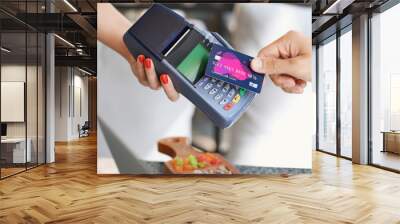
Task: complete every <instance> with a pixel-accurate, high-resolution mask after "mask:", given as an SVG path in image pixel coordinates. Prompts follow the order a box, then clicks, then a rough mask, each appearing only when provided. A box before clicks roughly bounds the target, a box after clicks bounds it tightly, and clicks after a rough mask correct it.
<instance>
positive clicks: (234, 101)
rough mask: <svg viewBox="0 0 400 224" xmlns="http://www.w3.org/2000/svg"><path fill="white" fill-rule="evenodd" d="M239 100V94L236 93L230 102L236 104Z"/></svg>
mask: <svg viewBox="0 0 400 224" xmlns="http://www.w3.org/2000/svg"><path fill="white" fill-rule="evenodd" d="M239 101H240V95H239V94H236V96H235V97H234V98H233V99H232V103H234V104H237V103H239Z"/></svg>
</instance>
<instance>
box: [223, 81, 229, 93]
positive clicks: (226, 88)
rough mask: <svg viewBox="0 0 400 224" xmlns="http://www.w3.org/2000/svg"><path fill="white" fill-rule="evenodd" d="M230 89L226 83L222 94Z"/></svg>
mask: <svg viewBox="0 0 400 224" xmlns="http://www.w3.org/2000/svg"><path fill="white" fill-rule="evenodd" d="M230 88H231V86H230V85H229V84H228V83H227V84H225V86H224V88H223V89H222V92H224V93H226V92H228V90H229V89H230Z"/></svg>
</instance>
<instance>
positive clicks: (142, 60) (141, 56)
mask: <svg viewBox="0 0 400 224" xmlns="http://www.w3.org/2000/svg"><path fill="white" fill-rule="evenodd" d="M138 61H139V62H140V63H142V64H143V62H144V55H143V54H141V55H139V56H138Z"/></svg>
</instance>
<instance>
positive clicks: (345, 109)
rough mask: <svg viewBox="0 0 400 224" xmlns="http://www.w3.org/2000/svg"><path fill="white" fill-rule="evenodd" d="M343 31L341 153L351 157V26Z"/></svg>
mask: <svg viewBox="0 0 400 224" xmlns="http://www.w3.org/2000/svg"><path fill="white" fill-rule="evenodd" d="M347 29H348V30H347ZM346 31H347V32H346ZM343 32H345V33H343V34H342V35H341V36H340V155H341V156H344V157H348V158H351V156H352V155H351V154H352V149H351V142H352V138H351V137H352V125H351V124H352V77H353V75H352V74H353V71H352V49H351V48H352V33H351V26H350V27H348V28H346V29H345V30H344V31H343Z"/></svg>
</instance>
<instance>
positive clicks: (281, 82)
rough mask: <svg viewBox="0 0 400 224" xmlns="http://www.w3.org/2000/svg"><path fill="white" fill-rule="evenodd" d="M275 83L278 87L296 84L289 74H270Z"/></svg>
mask: <svg viewBox="0 0 400 224" xmlns="http://www.w3.org/2000/svg"><path fill="white" fill-rule="evenodd" d="M270 77H271V79H272V80H273V82H274V83H275V85H277V86H280V87H288V88H289V87H293V86H295V85H296V79H295V78H293V77H292V76H289V75H271V76H270Z"/></svg>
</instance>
